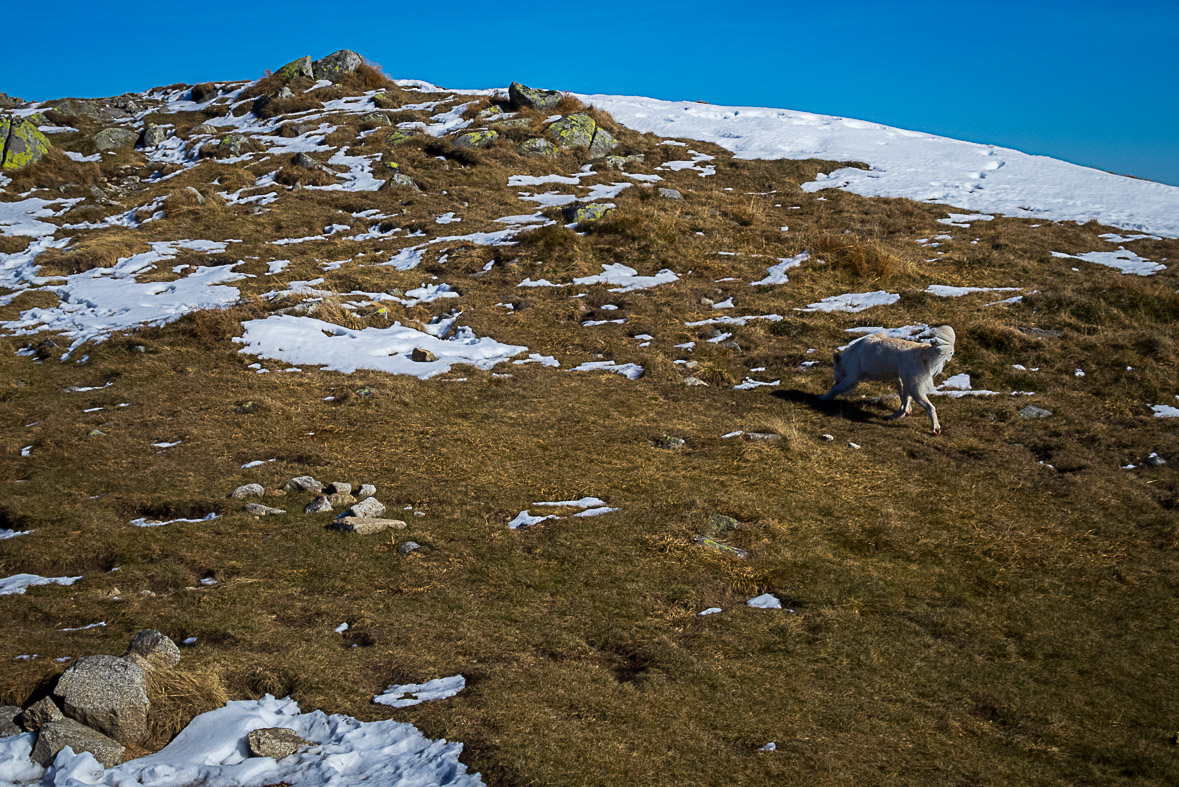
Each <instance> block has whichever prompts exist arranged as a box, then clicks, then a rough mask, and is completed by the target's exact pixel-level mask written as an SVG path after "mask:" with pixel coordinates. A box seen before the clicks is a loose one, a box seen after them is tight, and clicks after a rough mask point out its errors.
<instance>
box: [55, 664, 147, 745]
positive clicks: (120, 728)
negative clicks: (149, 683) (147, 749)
mask: <svg viewBox="0 0 1179 787" xmlns="http://www.w3.org/2000/svg"><path fill="white" fill-rule="evenodd" d="M145 680H146V675H145V673H144V671H143V668H142V667H140V666H139V665H138V664H134V663H132V662H130V661H127V660H126V659H121V658H118V657H117V656H86V657H85V658H81V659H78V660H77V661H75V662H74V663H73V664H71V665H70V666H69V668H68V669H67V670H66V671H65V672H64V673H63V674H62V676H61V678H60V679H59V680H58V681H57V688H55V689H54V690H53V693H54V695H56V696H57V698H58V699H60V700H61V707H62V710H64V711H65V714H66V715H67V716H69V717H70V718H72V719H76V720H77V721H80V722H82V723H83V724H85V725H87V726H89V727H93V728H94V729H96V730H98V731H99V732H101V733H103V734H105V735H109V736H110V737H112V738H114V739H115V740H117V741H120V742H127V743H139V742H141V741H143V740H145V739H146V738H147V733H148V730H147V710H148V705H149V703H148V699H147V691H146V688H145Z"/></svg>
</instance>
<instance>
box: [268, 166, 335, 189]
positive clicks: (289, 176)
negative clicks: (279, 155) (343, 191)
mask: <svg viewBox="0 0 1179 787" xmlns="http://www.w3.org/2000/svg"><path fill="white" fill-rule="evenodd" d="M274 177H275V180H277V181H278V182H279V183H281V184H283V185H284V186H296V185H298V186H328V185H331V184H332V183H335V182H336V178H335V176H333V175H332V173H331V172H330V171H328V170H326V169H318V168H316V169H307V168H306V167H300V166H296V165H294V164H288V165H286V166H284V167H283V168H282V169H280V170H279V171H278V174H277V175H275V176H274Z"/></svg>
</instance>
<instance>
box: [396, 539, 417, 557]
mask: <svg viewBox="0 0 1179 787" xmlns="http://www.w3.org/2000/svg"><path fill="white" fill-rule="evenodd" d="M421 548H422V545H421V544H419V543H418V542H417V541H406V542H405V543H404V544H402V545H401V546H399V547H397V553H398V554H400V555H408V554H409V553H410V552H416V551H417V550H419V549H421Z"/></svg>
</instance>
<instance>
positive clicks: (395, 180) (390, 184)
mask: <svg viewBox="0 0 1179 787" xmlns="http://www.w3.org/2000/svg"><path fill="white" fill-rule="evenodd" d="M399 186H404V187H405V188H407V189H412V190H413V191H421V190H422V188H421V186H419V185H418V184H417V183H415V182H414V180H413V178H411V177H410V176H409V175H405V174H402V173H400V172H394V173H393V175H392V176H390V178H389V179H388V180H386V181H385V185H384V186H381V188H382V189H393V188H398V187H399Z"/></svg>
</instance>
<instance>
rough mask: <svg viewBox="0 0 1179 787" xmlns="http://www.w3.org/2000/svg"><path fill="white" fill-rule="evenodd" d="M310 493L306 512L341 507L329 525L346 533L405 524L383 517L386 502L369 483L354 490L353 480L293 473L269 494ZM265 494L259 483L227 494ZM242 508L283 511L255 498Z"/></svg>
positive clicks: (261, 513)
mask: <svg viewBox="0 0 1179 787" xmlns="http://www.w3.org/2000/svg"><path fill="white" fill-rule="evenodd" d="M298 493H303V494H311V495H313V496H314V497H313V498H312V499H311V502H309V503H307V504H306V505H305V506H304V507H303V513H305V514H319V513H329V512H332V511H336V510H338V509H341V508H342V509H344V511H343V513H341V514H339V515H338V516H336V518H335V519H334V520H332V524H331V526H332V527H333V528H334V529H336V530H340V531H343V532H345V533H357V534H360V535H366V534H369V533H380V532H382V531H385V530H390V529H393V530H400V529H403V528H405V527H406V524H405V522H403V521H402V520H400V519H385V518H382V515H383V514H384V513H385V505H384V503H382V502H381V501H379V500H377V498H376V494H377V488H376V487H375V486H374V485H372V484H358V485H357V486H356V488H355V490H354V488H353V486H352V484H349V483H347V482H345V481H333V482H332V483H330V484H324V483H323V482H321V481H317V480H316V479H315V478H312V477H311V476H309V475H301V476H296V477H295V478H292V479H290V480H289V481H287V482H286V483H285V484H284V485H283V487H282V489H276V490H274V491H273V492H271V493H270V494H272V495H286V494H298ZM266 495H267V491H266V488H265V487H263V486H262V485H261V484H243V485H241V486H239V487H238V488H237V489H234V490H233V491H232V492H231V493H230V494H229V497H230V499H232V500H249V498H254V497H264V496H266ZM242 510H243V511H245V512H246V513H247V514H251V515H253V516H271V515H275V514H285V513H286V511H285V510H283V509H281V508H271V507H270V506H267V505H263V504H262V503H257V502H253V501H251V502H247V503H245V505H243V506H242Z"/></svg>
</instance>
